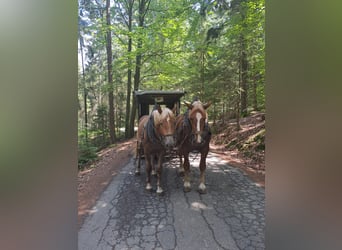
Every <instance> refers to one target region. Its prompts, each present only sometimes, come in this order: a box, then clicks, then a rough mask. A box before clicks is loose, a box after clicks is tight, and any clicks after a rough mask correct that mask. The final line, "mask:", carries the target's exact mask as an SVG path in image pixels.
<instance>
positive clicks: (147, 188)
mask: <svg viewBox="0 0 342 250" xmlns="http://www.w3.org/2000/svg"><path fill="white" fill-rule="evenodd" d="M146 190H147V191H152V186H151V184H150V183H148V184H147V185H146Z"/></svg>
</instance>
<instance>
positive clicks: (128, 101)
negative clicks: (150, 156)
mask: <svg viewBox="0 0 342 250" xmlns="http://www.w3.org/2000/svg"><path fill="white" fill-rule="evenodd" d="M133 3H134V0H131V1H130V2H129V6H128V8H129V9H128V31H129V38H128V48H127V52H128V58H127V59H128V72H127V97H126V119H125V137H126V138H130V137H132V136H133V133H130V111H131V95H132V60H131V57H130V56H131V52H132V37H131V34H130V33H131V32H132V17H133ZM133 129H134V127H133ZM133 132H134V131H133Z"/></svg>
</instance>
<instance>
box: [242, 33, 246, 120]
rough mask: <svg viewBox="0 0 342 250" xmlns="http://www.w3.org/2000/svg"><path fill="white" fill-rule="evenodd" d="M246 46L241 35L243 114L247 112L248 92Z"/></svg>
mask: <svg viewBox="0 0 342 250" xmlns="http://www.w3.org/2000/svg"><path fill="white" fill-rule="evenodd" d="M246 50H247V46H246V39H245V38H244V37H243V35H241V90H242V92H241V113H242V114H243V115H246V114H247V94H248V85H247V80H248V79H247V70H248V62H247V53H246Z"/></svg>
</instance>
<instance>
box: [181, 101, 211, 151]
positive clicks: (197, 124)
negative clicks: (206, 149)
mask: <svg viewBox="0 0 342 250" xmlns="http://www.w3.org/2000/svg"><path fill="white" fill-rule="evenodd" d="M184 104H185V105H186V106H187V107H188V109H189V112H188V118H189V121H190V124H191V130H192V132H191V142H192V144H196V145H200V144H203V143H204V142H205V139H206V135H207V134H208V133H209V128H208V114H207V112H206V109H207V108H209V106H210V105H211V102H208V103H202V102H201V101H199V100H195V101H194V102H193V103H190V102H187V101H185V102H184Z"/></svg>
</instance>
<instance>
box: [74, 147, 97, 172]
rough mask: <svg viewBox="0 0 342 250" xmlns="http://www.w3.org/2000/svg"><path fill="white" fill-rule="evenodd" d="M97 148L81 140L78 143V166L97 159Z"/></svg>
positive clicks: (80, 166)
mask: <svg viewBox="0 0 342 250" xmlns="http://www.w3.org/2000/svg"><path fill="white" fill-rule="evenodd" d="M96 152H97V148H96V147H94V146H91V145H90V144H89V143H86V142H81V143H79V144H78V168H79V169H81V168H82V167H83V166H84V165H85V164H86V163H89V162H91V161H94V160H95V159H97V154H96Z"/></svg>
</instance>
